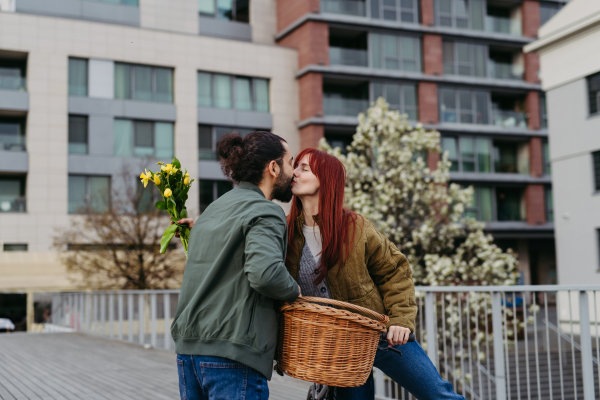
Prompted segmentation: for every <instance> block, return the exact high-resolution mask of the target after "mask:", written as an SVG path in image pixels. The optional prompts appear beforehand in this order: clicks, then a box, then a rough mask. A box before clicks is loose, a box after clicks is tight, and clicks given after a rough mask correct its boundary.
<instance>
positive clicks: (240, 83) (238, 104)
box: [235, 77, 252, 111]
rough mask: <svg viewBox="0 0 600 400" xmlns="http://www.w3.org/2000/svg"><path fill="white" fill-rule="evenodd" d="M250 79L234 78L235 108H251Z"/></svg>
mask: <svg viewBox="0 0 600 400" xmlns="http://www.w3.org/2000/svg"><path fill="white" fill-rule="evenodd" d="M250 85H251V80H250V79H249V78H240V77H236V78H235V108H236V109H238V110H247V111H249V110H252V100H251V90H250Z"/></svg>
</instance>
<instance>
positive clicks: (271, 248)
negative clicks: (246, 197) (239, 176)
mask: <svg viewBox="0 0 600 400" xmlns="http://www.w3.org/2000/svg"><path fill="white" fill-rule="evenodd" d="M244 227H245V236H246V247H245V250H244V260H245V261H244V272H245V274H246V276H247V277H248V281H250V287H252V288H253V289H254V290H256V291H257V292H259V293H260V294H262V295H263V296H266V297H269V298H272V299H275V300H283V301H294V300H296V298H298V295H299V294H300V293H299V290H298V284H297V283H296V281H294V279H293V278H292V276H291V275H290V274H289V272H288V271H287V269H286V267H285V264H284V257H285V248H286V245H287V243H286V242H287V240H286V239H287V234H286V233H287V231H286V225H285V219H282V218H281V217H279V216H277V215H275V214H274V213H261V215H259V216H250V217H249V218H248V219H247V221H246V222H245V224H244Z"/></svg>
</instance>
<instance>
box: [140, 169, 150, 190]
mask: <svg viewBox="0 0 600 400" xmlns="http://www.w3.org/2000/svg"><path fill="white" fill-rule="evenodd" d="M145 171H146V173H143V172H142V173H141V174H140V178H142V180H141V182H142V183H143V184H144V187H146V185H147V184H148V179H150V178H151V176H150V174H149V173H148V170H145Z"/></svg>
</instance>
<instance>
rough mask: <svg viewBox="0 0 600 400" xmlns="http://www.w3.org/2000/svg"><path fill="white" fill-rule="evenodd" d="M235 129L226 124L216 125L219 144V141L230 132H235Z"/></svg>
mask: <svg viewBox="0 0 600 400" xmlns="http://www.w3.org/2000/svg"><path fill="white" fill-rule="evenodd" d="M233 131H234V129H233V128H230V127H225V126H217V127H215V136H216V140H217V146H218V145H219V141H220V140H221V138H222V137H223V136H225V135H227V134H229V133H233Z"/></svg>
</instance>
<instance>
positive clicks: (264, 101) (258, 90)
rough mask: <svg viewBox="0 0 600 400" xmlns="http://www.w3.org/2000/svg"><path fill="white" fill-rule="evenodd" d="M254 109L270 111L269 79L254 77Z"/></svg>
mask: <svg viewBox="0 0 600 400" xmlns="http://www.w3.org/2000/svg"><path fill="white" fill-rule="evenodd" d="M254 109H255V110H256V111H260V112H269V81H268V80H266V79H254Z"/></svg>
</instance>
